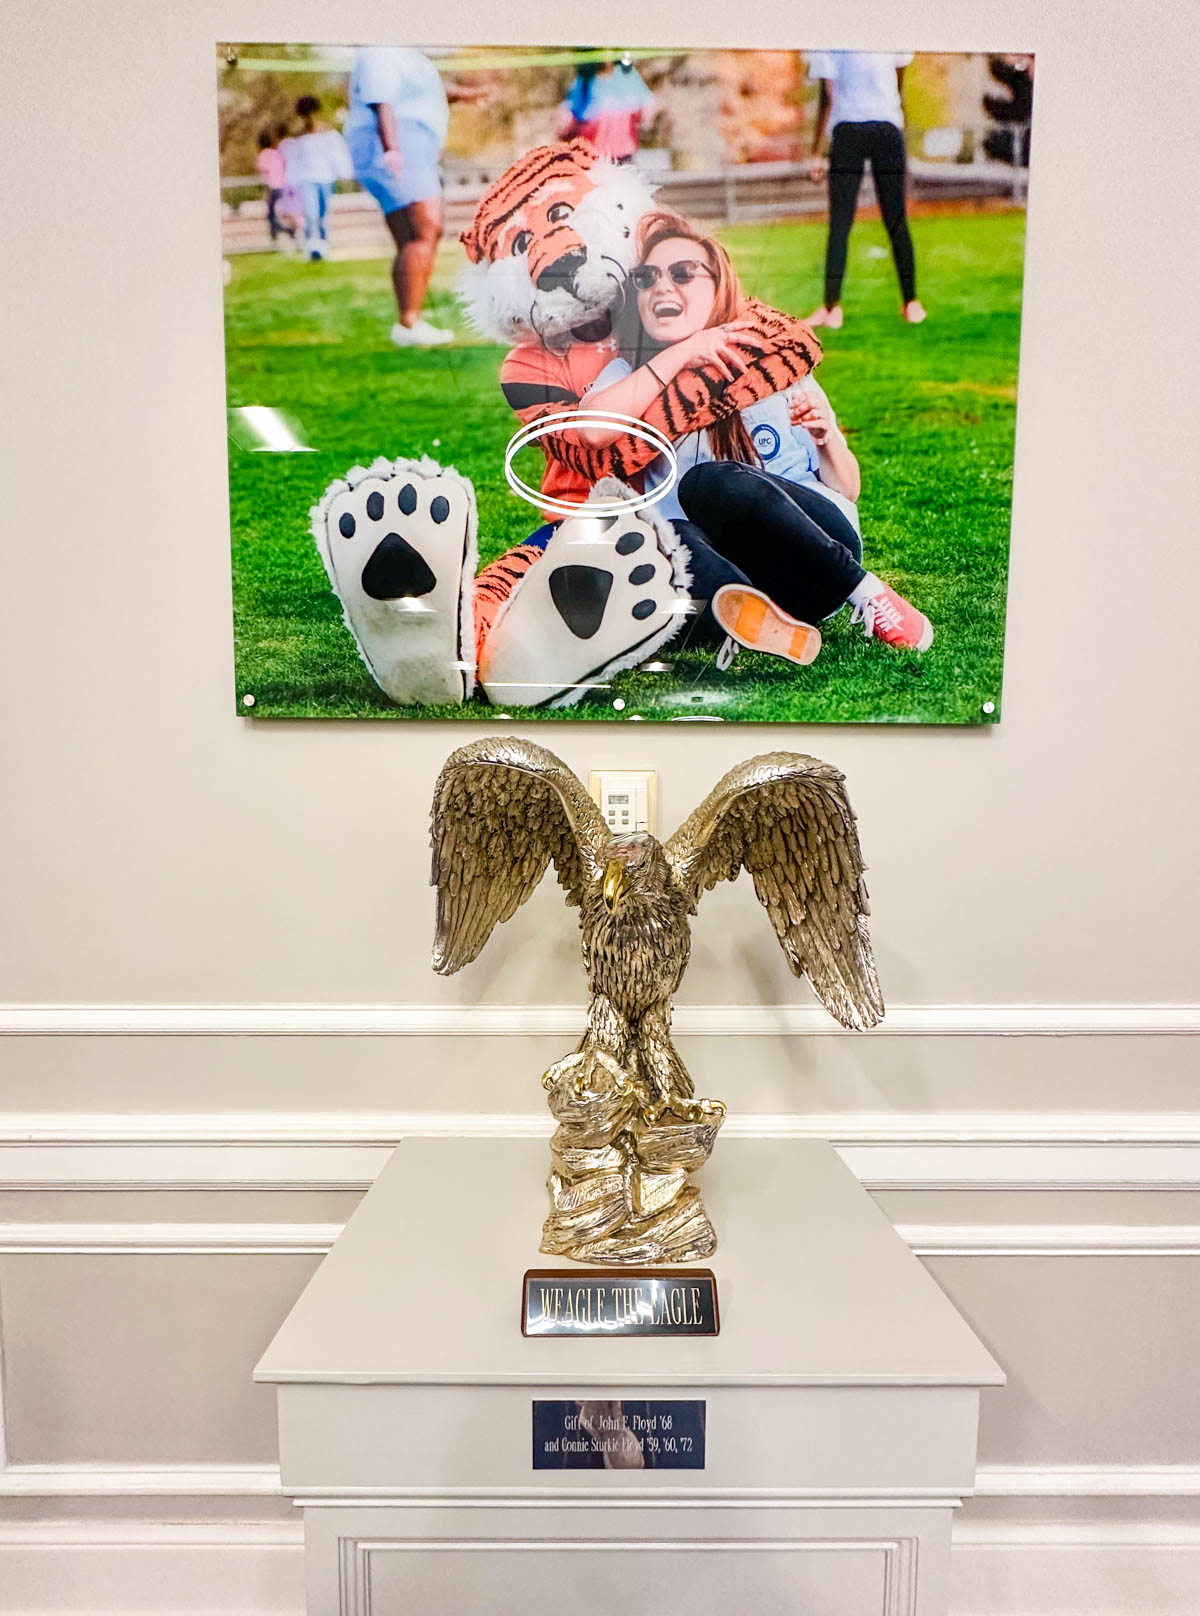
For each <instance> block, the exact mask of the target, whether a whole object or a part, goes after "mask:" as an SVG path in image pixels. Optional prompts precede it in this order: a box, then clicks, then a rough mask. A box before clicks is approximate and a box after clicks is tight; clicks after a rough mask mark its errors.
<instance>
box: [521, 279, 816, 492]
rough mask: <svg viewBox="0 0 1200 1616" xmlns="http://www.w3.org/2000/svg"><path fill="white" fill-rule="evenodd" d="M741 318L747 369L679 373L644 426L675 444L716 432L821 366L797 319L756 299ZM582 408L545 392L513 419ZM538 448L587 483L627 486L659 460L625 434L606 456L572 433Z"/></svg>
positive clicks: (736, 342) (734, 342)
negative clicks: (731, 374) (728, 374)
mask: <svg viewBox="0 0 1200 1616" xmlns="http://www.w3.org/2000/svg"><path fill="white" fill-rule="evenodd" d="M737 317H738V319H739V320H740V321H744V322H746V329H745V330H742V331H739V332H737V333H736V334H735V335H733V336H732V337H731V338H730V346H731V347H733V348H734V349H736V350H737V351H738V352H739V353H740V354H741V355H742V356H743V358H744V360H745V363H746V369H745V370H744V371H743V372H742V374H741V375H740V376H738V377H736V378H735V380H734V381H732V382H730V381H728V380H727V379H726V378H725V377H724V376H721V375H719V374H718V373H717V371H716V370H715V369H710V370H691V369H689V370H682V371H680V372H679V374H678V375H677V376H675V377H674V378H673V379H672V380H671V381H670V382H669V383H668V384H667V386H666V387H664V388H663V390H662V392H661V393H660V394H659V396H658V398H657V399H655V401H654V403H653V404H652V405H651V406H650V408H649V409H648V410H647V411H646V412H645V414H644V416H643V419H644V420H645V421H646V422H647V424H648V425H650V426H654V427H657V428H658V429H659V431H661V432H664V433H665V434H666V436H667V437H668V438H670V439H671V440H672V441H673V442H677V441H678V440H679V439H680V438H684V437H686V436H687V435H688V433H690V432H698V431H700V430H701V429H702V428H704V427H709V426H714V425H715V424H716V423H717V422H718V421H723V420H726V419H727V418H728V417H729V416H731V415H733V414H735V413H736V412H737V411H739V410H743V409H745V408H746V407H747V405H750V404H757V403H759V402H760V401H761V400H763V399H765V398H770V397H771V396H772V394H774V393H781V392H783V391H784V390H785V389H786V388H788V387H790V386H792V384H793V383H794V382H798V381H801V380H802V379H803V378H804V377H805V376H807V375H808V374H809V373H810V371H812V370H813V369H814V368H815V366H816V365H818V364H819V363H820V361H821V344H820V343H819V342H818V341H817V339H816V337H815V336H814V335H813V332H812V329H811V327H809V326H807V325H805V324H804V322H803V321H802V320H796V319H793V318H792V316H791V315H790V314H784V313H783V312H782V311H781V310H779V309H773V308H770V307H769V306H768V305H767V304H765V303H760V302H758V300H757V299H755V298H746V299H745V300H744V302H743V303H742V306H741V307H740V308H739V310H738V316H737ZM530 391H532V390H530V389H526V390H524V392H523V393H522V392H521V391H518V389H517V388H515V387H514V388H510V389H508V390H507V396H508V397H509V401H510V402H514V401H515V400H517V399H519V398H521V397H522V396H526V397H527V396H528V395H529V392H530ZM552 395H553V396H552ZM579 403H580V400H579V399H578V398H573V397H571V396H570V395H568V394H565V393H563V391H562V390H561V389H559V390H556V389H551V388H545V389H542V396H541V397H539V398H537V399H536V400H535V401H534V402H531V403H529V404H528V405H525V406H524V407H517V408H516V414H517V415H518V417H519V418H520V420H521V421H522V422H524V423H525V424H526V425H529V424H530V423H532V422H534V421H540V420H543V419H544V418H545V417H546V416H548V415H553V414H555V413H557V412H561V411H563V410H568V409H573V408H575V407H577V406H578V405H579ZM540 441H541V444H542V447H543V449H544V451H545V453H546V456H547V458H548V459H550V460H557V461H558V462H559V463H560V464H562V465H564V466H567V467H569V468H570V470H572V471H574V472H576V473H577V474H578V475H579V476H581V477H585V478H586V479H587V480H588V481H589V482H594V481H595V480H596V479H597V478H600V477H609V476H612V477H619V478H621V479H622V481H628V480H629V479H630V478H631V477H633V476H635V475H636V474H637V473H638V472H639V471H640V470H641V469H642V468H643V467H644V466H647V465H649V463H650V461H651V460H653V459H654V457H655V454H656V451H655V449H654V447H653V445H652V444H648V443H645V442H643V441H642V440H641V439H640V438H635V437H633V436H632V435H630V434H628V433H624V434H622V435H621V436H620V437H618V438H615V439H614V440H613V441H612V443H610V444H606V445H605V446H604V448H596V447H593V446H591V445H589V444H587V443H585V442H584V441H583V440H582V438H581V437H580V434H579V433H578V432H577V431H573V430H572V429H570V428H565V429H564V430H562V431H561V432H552V433H547V435H546V436H545V437H544V438H542V439H541V440H540Z"/></svg>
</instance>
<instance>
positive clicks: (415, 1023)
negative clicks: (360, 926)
mask: <svg viewBox="0 0 1200 1616" xmlns="http://www.w3.org/2000/svg"><path fill="white" fill-rule="evenodd" d="M583 1023H584V1007H583V1005H582V1002H581V1003H579V1004H390V1005H389V1004H313V1003H308V1004H65V1003H64V1004H4V1005H0V1036H6V1035H7V1036H10V1037H35V1036H47V1037H53V1036H60V1037H83V1036H90V1037H102V1036H121V1037H136V1036H139V1035H143V1036H147V1037H184V1038H196V1037H237V1038H244V1037H248V1036H261V1037H284V1038H286V1037H297V1036H301V1035H303V1036H306V1037H313V1036H322V1037H355V1036H367V1037H378V1036H379V1035H381V1034H395V1035H398V1036H410V1037H429V1036H432V1035H448V1036H457V1037H485V1038H495V1037H506V1036H508V1037H536V1036H550V1035H553V1036H556V1037H558V1036H562V1037H577V1036H578V1035H579V1034H580V1032H581V1031H582V1029H583ZM673 1025H674V1029H675V1031H676V1032H677V1033H679V1034H680V1035H681V1036H683V1037H738V1038H745V1037H764V1038H767V1037H781V1036H786V1037H790V1036H795V1035H800V1034H802V1035H804V1036H805V1037H813V1036H825V1037H846V1036H848V1034H847V1033H846V1031H845V1029H844V1028H843V1027H841V1026H839V1024H838V1023H837V1022H836V1021H834V1019H833V1017H832V1016H830V1015H829V1014H828V1013H827V1012H826V1011H825V1010H824V1009H823V1008H822V1007H821V1005H819V1004H816V1003H812V1002H809V1003H802V1004H710V1005H705V1004H677V1005H676V1006H675V1009H674V1018H673ZM1197 1034H1200V1004H892V1005H889V1006H888V1010H887V1015H886V1016H885V1018H884V1020H883V1022H882V1023H881V1024H880V1025H879V1026H878V1027H876V1028H874V1029H873V1030H872V1031H871V1032H870V1033H868V1034H865V1035H864V1034H862V1033H855V1034H853V1036H854V1037H856V1038H860V1037H863V1036H867V1037H870V1038H889V1037H904V1036H916V1037H925V1036H929V1035H944V1036H951V1037H1033V1038H1038V1037H1089V1036H1091V1037H1109V1038H1111V1037H1120V1036H1132V1037H1163V1036H1183V1037H1194V1036H1196V1035H1197Z"/></svg>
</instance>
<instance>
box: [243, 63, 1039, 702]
mask: <svg viewBox="0 0 1200 1616" xmlns="http://www.w3.org/2000/svg"><path fill="white" fill-rule="evenodd" d="M812 43H813V47H814V48H813V49H811V50H803V51H802V50H794V51H739V50H727V51H722V50H703V51H690V50H688V49H687V48H685V47H681V48H680V49H678V50H676V51H666V50H654V51H649V50H631V51H628V52H619V51H617V50H613V49H608V50H604V49H596V50H591V49H583V48H572V49H567V48H560V47H547V48H545V49H541V50H535V49H524V48H523V49H508V48H503V47H495V48H482V47H481V48H477V49H476V48H470V49H468V48H464V47H454V48H447V49H441V50H439V49H434V48H431V47H424V46H423V47H420V48H416V47H411V48H410V47H399V46H392V45H387V46H371V45H366V46H362V45H346V46H343V47H332V46H326V45H322V46H308V45H298V44H281V45H263V44H255V45H227V46H221V47H220V48H219V51H218V55H217V74H218V84H219V120H220V152H221V223H220V228H221V243H222V254H223V263H224V276H225V351H226V375H227V389H228V398H227V403H228V421H229V497H230V524H231V541H232V564H233V584H234V590H233V595H234V636H235V645H236V680H237V687H236V700H237V704H238V711H239V712H240V713H242V714H244V715H245V716H248V717H268V718H285V717H286V718H306V717H308V718H343V717H344V718H384V719H406V718H408V719H414V718H415V719H430V718H436V719H443V720H444V719H461V720H464V721H466V722H468V723H470V722H479V723H484V724H494V723H495V721H496V720H497V719H498V718H504V717H514V718H516V717H519V718H521V719H523V720H526V719H530V718H546V719H574V720H591V721H594V720H600V719H603V720H609V721H617V722H627V721H631V720H647V721H651V722H655V721H657V722H667V721H672V722H688V721H691V722H695V721H719V722H725V723H730V722H738V721H743V722H772V723H781V722H798V723H813V722H838V723H847V722H866V723H939V724H946V723H955V724H960V723H966V724H971V723H994V722H997V721H998V719H999V717H1000V707H1001V678H1002V664H1003V647H1004V610H1005V591H1006V580H1007V571H1008V550H1009V534H1010V523H1011V505H1012V480H1013V453H1014V436H1015V423H1016V384H1017V369H1018V343H1019V334H1020V314H1021V295H1022V273H1023V262H1024V241H1025V198H1026V191H1027V181H1028V173H1029V154H1030V129H1031V118H1032V98H1033V73H1034V64H1033V58H1032V57H1030V56H1018V55H1013V54H996V55H984V54H933V53H918V54H915V55H909V54H906V53H900V54H898V53H870V52H842V51H825V50H821V49H818V48H816V47H817V46H818V45H819V43H820V42H819V41H813V42H812Z"/></svg>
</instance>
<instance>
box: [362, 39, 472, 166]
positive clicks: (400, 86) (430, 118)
mask: <svg viewBox="0 0 1200 1616" xmlns="http://www.w3.org/2000/svg"><path fill="white" fill-rule="evenodd" d="M384 102H386V103H387V105H388V106H389V107H391V109H392V111H393V112H394V113H395V114H396V116H397V118H414V119H415V120H416V121H417V122H418V123H423V124H424V125H425V127H426V128H427V129H429V130H431V131H432V133H433V134H434V136H435V137H436V139H437V143H438V145H439V146H444V145H445V144H446V131H447V129H448V128H449V127H450V106H449V103H448V102H447V100H446V91H445V89H444V88H443V86H442V76H441V74H440V73H439V72H438V70H437V68H436V67H435V66H434V65H433V63H432V62H431V61H430V60H429V58H428V56H425V55H423V54H422V53H421V52H420V51H419V50H412V49H411V48H410V47H409V46H407V45H367V46H365V47H364V49H362V50H360V51H359V52H358V55H357V56H356V57H355V58H354V71H353V72H352V73H351V75H350V115H349V117H348V118H347V120H346V135H347V137H349V136H350V134H351V131H352V130H353V129H357V128H358V127H359V126H360V125H362V126H363V127H364V128H365V127H371V128H373V127H374V125H375V114H374V113H373V112H372V111H371V108H372V107H374V106H381V105H382V104H383V103H384Z"/></svg>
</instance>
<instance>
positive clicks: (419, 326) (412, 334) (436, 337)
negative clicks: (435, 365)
mask: <svg viewBox="0 0 1200 1616" xmlns="http://www.w3.org/2000/svg"><path fill="white" fill-rule="evenodd" d="M392 341H393V342H394V343H395V344H396V346H397V348H441V347H444V346H445V344H446V343H448V342H453V341H454V332H453V331H448V330H447V329H446V328H445V326H440V325H433V324H431V322H430V321H428V320H427V319H426V318H425V316H424V315H423V314H422V315H420V316H419V317H418V318H417V319H416V320H415V321H414V323H413V324H412V325H401V324H400V323H399V322H397V323H396V324H395V325H394V326H393V327H392Z"/></svg>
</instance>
